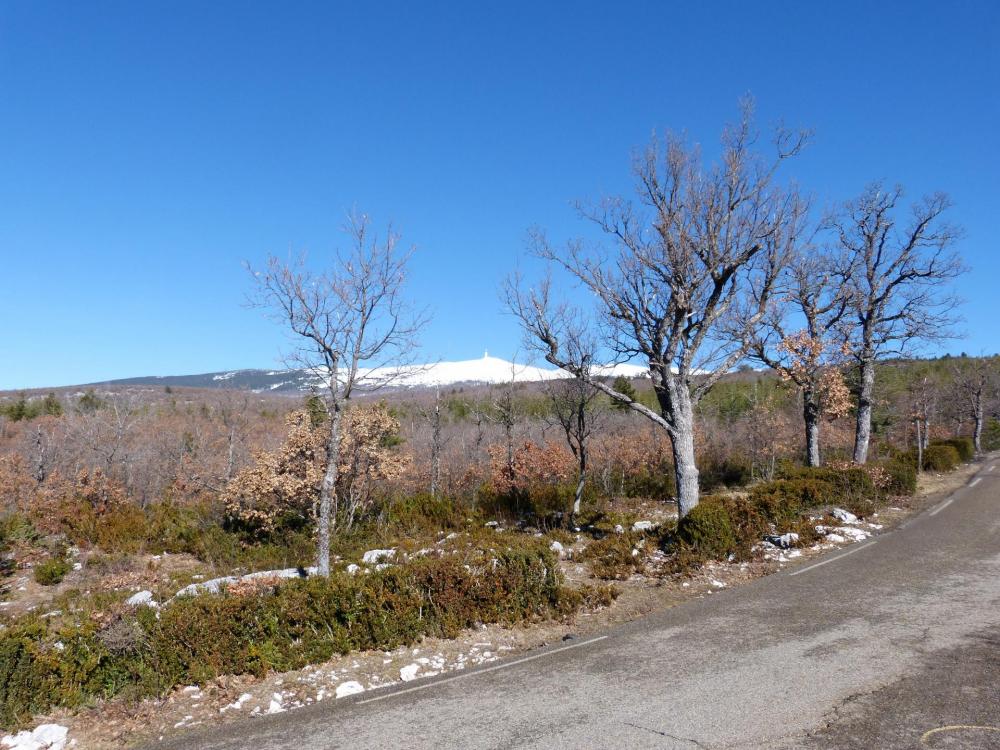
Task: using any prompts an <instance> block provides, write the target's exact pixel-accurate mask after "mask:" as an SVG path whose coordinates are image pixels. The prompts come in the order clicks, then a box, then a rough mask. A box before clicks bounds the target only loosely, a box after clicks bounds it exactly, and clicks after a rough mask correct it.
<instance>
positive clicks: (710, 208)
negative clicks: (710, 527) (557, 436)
mask: <svg viewBox="0 0 1000 750" xmlns="http://www.w3.org/2000/svg"><path fill="white" fill-rule="evenodd" d="M806 137H807V136H806V134H805V133H801V132H799V133H791V132H789V131H786V130H784V129H781V128H779V129H778V130H777V131H776V133H775V138H774V146H775V153H774V155H773V158H769V159H765V158H763V157H761V156H760V155H759V154H758V153H757V152H756V151H755V150H754V149H755V146H756V142H757V138H758V135H757V131H756V129H755V128H754V126H753V122H752V106H751V105H750V104H749V103H744V106H743V108H742V116H741V119H740V121H739V122H738V123H737V124H736V125H735V126H730V127H727V128H726V129H725V131H724V134H723V138H722V150H723V153H722V156H721V159H720V161H719V163H718V164H717V165H715V166H713V167H711V168H709V169H705V168H703V167H702V165H701V159H700V154H699V151H698V150H697V149H696V148H692V147H689V146H688V145H686V144H685V143H684V142H683V141H682V140H681V139H678V138H676V137H673V136H668V137H667V139H666V141H665V143H660V142H659V141H656V140H654V142H653V143H652V145H651V146H650V147H649V148H648V149H647V150H646V151H645V152H644V153H643V154H641V155H640V156H638V157H637V158H636V160H635V164H634V174H635V179H636V183H637V190H638V200H637V201H631V200H628V199H625V198H612V199H606V200H604V201H603V202H601V203H600V205H598V206H597V207H594V208H586V207H581V213H582V214H583V216H584V217H585V218H586V219H589V220H590V221H592V222H594V223H595V224H596V225H597V227H598V228H599V229H600V230H602V231H603V232H604V233H605V234H606V235H607V236H609V237H610V238H611V239H612V241H613V243H614V245H615V248H614V251H613V252H612V253H611V254H610V255H608V254H605V253H602V252H599V251H591V250H589V249H588V248H587V247H586V246H585V245H584V243H583V242H582V241H577V242H573V243H570V244H569V246H568V247H567V248H566V249H565V250H563V251H559V250H556V249H554V248H553V247H551V246H550V245H549V243H548V242H547V241H546V239H545V237H544V235H542V234H541V233H535V235H534V242H535V248H536V252H537V253H538V254H539V255H540V256H541V257H542V258H545V259H547V260H548V261H550V262H551V263H553V264H554V265H555V266H556V267H557V268H561V269H563V270H564V271H565V272H567V273H568V274H569V276H570V277H571V278H573V279H575V280H576V281H577V282H579V283H580V284H582V286H583V287H584V288H585V289H586V290H587V291H588V292H590V293H591V295H592V296H593V299H595V300H596V307H597V312H596V314H597V318H598V321H599V323H600V329H601V331H602V333H603V336H602V344H603V347H602V351H604V350H607V351H610V352H611V353H613V355H614V356H615V357H616V358H617V359H618V360H619V361H627V360H630V359H640V360H642V361H643V362H644V363H646V364H647V365H648V367H649V374H650V378H651V380H652V385H653V390H654V391H655V394H656V398H657V402H658V406H659V410H658V411H657V410H653V409H650V408H648V407H646V406H644V405H643V404H642V403H640V402H639V401H638V400H636V399H635V398H632V397H630V396H627V395H625V394H623V393H620V392H618V391H616V390H615V389H614V388H613V387H612V386H610V385H608V384H607V383H605V382H603V381H602V380H599V379H596V378H592V377H590V375H589V363H590V362H592V361H593V357H594V356H596V355H597V354H598V352H593V351H578V352H573V350H572V347H571V346H568V344H567V338H572V337H573V329H574V327H575V323H574V320H575V319H576V317H577V316H575V315H574V314H572V312H571V311H570V310H569V308H567V307H566V306H565V305H562V306H557V305H556V304H555V303H554V302H553V301H552V300H551V298H550V293H551V284H550V283H549V282H548V281H546V282H544V283H543V284H541V285H540V286H538V287H536V288H535V289H532V290H524V289H523V288H522V287H521V285H520V284H519V283H518V281H517V280H516V279H515V280H511V281H510V282H508V285H507V301H508V305H509V307H510V309H511V310H512V311H513V313H514V314H515V315H516V316H517V317H518V318H519V319H520V321H521V323H522V325H523V327H524V328H525V330H526V332H527V335H528V338H529V339H531V340H533V341H534V342H535V344H536V347H537V348H538V349H539V350H540V351H541V352H543V353H544V356H545V358H546V359H547V360H548V361H549V362H551V363H552V364H554V365H556V366H558V367H561V368H563V369H565V370H568V371H569V372H571V373H573V374H574V375H576V376H577V377H579V378H581V379H583V380H585V381H586V382H587V383H588V384H590V385H592V386H593V387H595V388H598V389H599V390H601V391H603V392H605V393H607V394H608V396H610V397H611V398H612V399H613V400H615V401H618V402H621V403H625V404H627V405H628V406H629V408H631V409H634V410H635V411H637V412H639V413H640V414H642V415H643V416H645V417H647V418H648V419H650V420H652V421H653V422H654V423H655V424H657V425H658V426H659V427H661V428H662V429H663V430H664V431H666V433H667V435H668V436H669V437H670V442H671V447H672V454H673V463H674V473H675V478H676V482H677V494H678V510H679V514H680V515H681V516H682V517H683V516H684V515H686V514H687V513H688V512H690V510H691V509H692V508H693V507H694V506H695V505H697V503H698V495H699V481H698V468H697V463H696V460H695V450H694V414H695V407H696V405H697V404H698V402H699V401H700V400H701V399H702V398H703V397H704V396H705V394H706V393H708V391H709V390H710V389H711V388H712V386H713V385H715V383H716V382H717V381H718V380H719V378H721V377H722V376H723V375H724V374H725V373H726V372H728V371H729V370H730V369H732V367H733V366H734V365H736V364H737V363H738V362H739V361H740V360H741V359H742V358H743V357H744V355H745V354H746V351H747V345H748V337H749V335H750V334H751V333H752V332H753V331H754V330H755V329H756V327H757V326H758V325H759V324H760V321H761V319H762V318H763V317H764V315H765V314H766V312H767V310H768V308H769V305H770V303H771V295H772V293H773V291H774V286H775V282H776V280H777V278H778V275H779V273H780V271H781V269H782V268H783V267H784V265H785V263H786V261H787V258H788V256H789V253H790V252H791V250H792V248H793V247H794V246H795V243H796V241H797V239H798V235H799V233H800V231H801V223H802V218H803V214H804V207H803V204H802V202H801V201H800V200H799V198H798V196H797V194H796V193H795V192H794V190H790V189H785V188H782V187H780V186H779V185H778V184H777V182H776V170H777V169H778V167H779V165H780V164H781V163H782V162H783V161H785V160H786V159H787V158H789V157H791V156H794V155H795V154H797V153H798V152H799V151H800V149H801V148H802V146H803V144H804V142H805V140H806Z"/></svg>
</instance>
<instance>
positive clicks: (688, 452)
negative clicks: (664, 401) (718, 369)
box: [670, 386, 698, 518]
mask: <svg viewBox="0 0 1000 750" xmlns="http://www.w3.org/2000/svg"><path fill="white" fill-rule="evenodd" d="M671 411H672V415H671V416H672V419H671V420H670V421H671V423H672V424H673V426H674V431H673V433H672V434H671V435H670V447H671V451H672V453H673V457H674V479H675V481H676V483H677V517H678V518H684V516H686V515H687V514H688V513H690V512H691V509H692V508H694V507H695V506H696V505H697V504H698V465H697V463H696V462H695V457H694V410H693V408H692V405H691V398H690V396H689V395H688V393H687V389H686V388H685V387H683V386H682V387H680V388H678V389H677V393H676V396H675V398H674V399H673V401H672V409H671Z"/></svg>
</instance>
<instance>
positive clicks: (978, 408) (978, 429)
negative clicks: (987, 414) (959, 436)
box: [972, 391, 983, 456]
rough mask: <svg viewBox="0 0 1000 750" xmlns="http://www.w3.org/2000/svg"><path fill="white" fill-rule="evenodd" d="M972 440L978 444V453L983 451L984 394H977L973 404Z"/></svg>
mask: <svg viewBox="0 0 1000 750" xmlns="http://www.w3.org/2000/svg"><path fill="white" fill-rule="evenodd" d="M972 420H973V421H972V425H973V426H972V442H973V443H974V444H975V446H976V455H977V456H978V455H979V454H980V453H982V452H983V394H982V392H981V391H980V392H979V393H977V394H976V395H975V399H974V401H973V404H972Z"/></svg>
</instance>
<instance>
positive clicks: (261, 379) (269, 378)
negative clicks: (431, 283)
mask: <svg viewBox="0 0 1000 750" xmlns="http://www.w3.org/2000/svg"><path fill="white" fill-rule="evenodd" d="M595 370H596V371H597V373H599V374H600V375H602V376H606V377H617V376H619V375H623V376H625V377H628V378H636V377H643V376H645V375H646V373H647V370H646V368H645V367H641V366H639V365H630V364H618V365H604V366H600V367H597V368H595ZM361 375H362V378H361V381H362V385H365V384H368V385H383V386H384V387H389V388H434V387H445V386H454V385H464V384H468V385H489V384H496V383H508V382H510V381H511V380H513V381H514V382H517V383H531V382H541V381H546V380H555V379H558V378H565V377H569V374H568V373H566V372H565V371H563V370H558V369H556V368H545V367H535V366H532V365H524V364H519V363H515V362H510V361H508V360H505V359H501V358H499V357H491V356H489V354H485V355H484V356H483V357H481V358H480V359H466V360H460V361H457V362H436V363H432V364H425V365H413V366H411V367H406V368H398V367H382V368H374V369H371V370H366V371H364V372H363V373H362V374H361ZM323 380H324V378H323V375H322V374H321V373H318V372H316V371H314V370H231V371H228V372H209V373H204V374H201V375H172V376H150V377H140V378H126V379H123V380H113V381H110V382H109V383H107V385H159V386H178V387H185V386H186V387H191V388H227V389H234V390H249V391H253V392H256V393H260V392H264V391H273V392H277V393H302V392H304V391H310V390H312V389H313V388H316V387H317V386H321V385H322V384H323ZM95 385H96V384H95Z"/></svg>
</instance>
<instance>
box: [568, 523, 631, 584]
mask: <svg viewBox="0 0 1000 750" xmlns="http://www.w3.org/2000/svg"><path fill="white" fill-rule="evenodd" d="M645 544H646V537H645V535H643V534H638V533H636V532H631V531H629V532H626V533H624V534H614V533H612V534H608V535H607V536H606V537H604V538H603V539H599V540H597V541H596V542H592V543H591V544H589V545H587V547H586V548H585V549H584V551H583V553H582V554H581V555H580V559H581V560H583V561H585V562H586V563H587V565H588V566H589V567H590V572H591V573H593V574H594V576H596V577H597V578H601V579H604V580H606V581H624V580H626V579H628V578H629V577H630V576H632V575H633V574H634V573H641V572H642V571H643V570H645V568H646V553H645V551H644V550H643V547H644V546H645Z"/></svg>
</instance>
